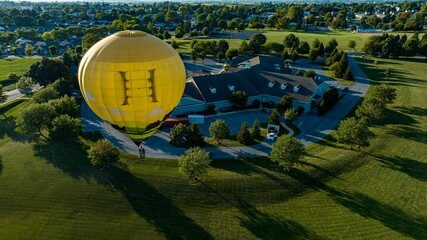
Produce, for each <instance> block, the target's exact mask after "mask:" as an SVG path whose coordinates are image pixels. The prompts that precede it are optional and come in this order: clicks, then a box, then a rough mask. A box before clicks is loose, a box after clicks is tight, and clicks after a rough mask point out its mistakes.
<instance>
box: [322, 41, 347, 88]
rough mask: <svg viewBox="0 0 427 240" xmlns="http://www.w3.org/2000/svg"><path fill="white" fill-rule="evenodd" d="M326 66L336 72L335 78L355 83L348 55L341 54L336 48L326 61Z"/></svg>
mask: <svg viewBox="0 0 427 240" xmlns="http://www.w3.org/2000/svg"><path fill="white" fill-rule="evenodd" d="M325 64H326V65H327V66H329V69H330V70H332V71H334V76H335V77H337V78H342V79H345V80H350V81H353V80H354V77H353V73H352V72H351V69H350V66H349V65H348V58H347V53H344V52H339V51H338V50H337V49H336V48H335V49H334V51H333V52H332V53H331V55H330V56H329V57H328V58H327V59H326V61H325Z"/></svg>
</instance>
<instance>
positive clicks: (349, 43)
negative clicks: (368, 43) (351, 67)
mask: <svg viewBox="0 0 427 240" xmlns="http://www.w3.org/2000/svg"><path fill="white" fill-rule="evenodd" d="M348 47H349V48H351V49H353V51H354V50H355V48H356V41H354V40H350V41H348Z"/></svg>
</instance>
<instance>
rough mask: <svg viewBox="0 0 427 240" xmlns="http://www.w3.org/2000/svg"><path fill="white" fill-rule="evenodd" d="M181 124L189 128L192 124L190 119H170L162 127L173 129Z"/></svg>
mask: <svg viewBox="0 0 427 240" xmlns="http://www.w3.org/2000/svg"><path fill="white" fill-rule="evenodd" d="M180 123H182V124H184V125H185V126H188V125H189V124H190V122H189V121H188V118H168V119H166V121H165V123H163V125H162V127H164V128H171V127H174V126H175V125H178V124H180Z"/></svg>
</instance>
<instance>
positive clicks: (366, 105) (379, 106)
mask: <svg viewBox="0 0 427 240" xmlns="http://www.w3.org/2000/svg"><path fill="white" fill-rule="evenodd" d="M384 109H385V103H384V102H383V101H382V100H380V99H377V98H367V99H365V100H364V101H363V102H362V104H361V105H360V106H359V107H358V108H357V109H356V116H357V117H358V118H360V119H362V120H364V121H366V123H368V124H371V123H372V122H373V121H376V120H380V119H381V118H383V117H384V114H383V111H384Z"/></svg>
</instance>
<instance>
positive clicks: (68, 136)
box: [49, 114, 83, 142]
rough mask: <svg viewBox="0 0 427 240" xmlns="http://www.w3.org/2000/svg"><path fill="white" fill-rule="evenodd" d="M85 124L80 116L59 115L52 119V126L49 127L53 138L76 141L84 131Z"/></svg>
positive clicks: (50, 135)
mask: <svg viewBox="0 0 427 240" xmlns="http://www.w3.org/2000/svg"><path fill="white" fill-rule="evenodd" d="M82 129H83V125H82V123H81V121H80V118H72V117H70V116H68V115H66V114H65V115H59V116H58V117H56V118H54V119H53V121H52V127H51V128H50V129H49V137H50V138H51V139H52V140H60V141H68V142H73V141H76V140H77V138H78V137H79V135H80V133H81V132H82Z"/></svg>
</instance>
